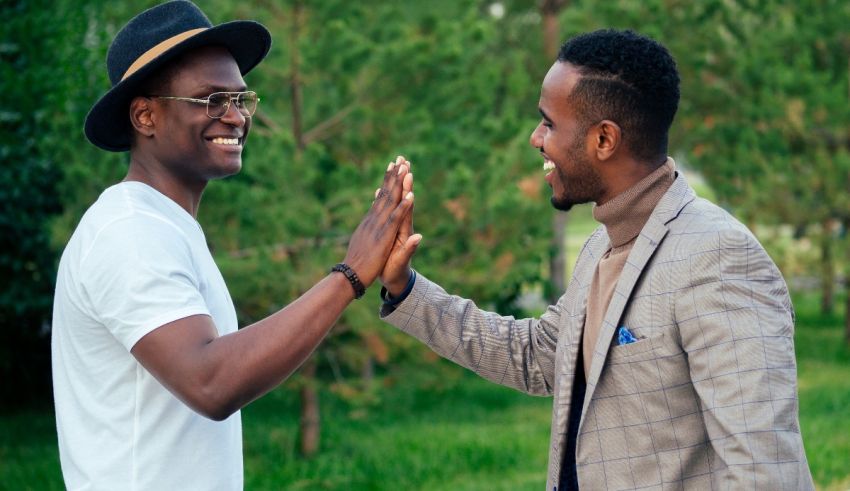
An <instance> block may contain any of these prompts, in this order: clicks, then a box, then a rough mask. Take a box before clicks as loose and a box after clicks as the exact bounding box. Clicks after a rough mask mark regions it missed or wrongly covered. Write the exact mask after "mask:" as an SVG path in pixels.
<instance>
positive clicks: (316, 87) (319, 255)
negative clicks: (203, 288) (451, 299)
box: [0, 0, 850, 490]
mask: <svg viewBox="0 0 850 491" xmlns="http://www.w3.org/2000/svg"><path fill="white" fill-rule="evenodd" d="M156 3H158V2H152V1H110V2H102V1H100V0H53V1H49V0H29V1H26V0H11V1H10V0H3V1H2V2H0V14H1V15H0V17H2V19H3V22H2V23H0V33H2V36H1V37H0V75H2V76H0V84H2V91H0V93H2V94H3V98H2V101H3V102H2V103H0V244H2V248H0V282H2V285H0V381H2V382H0V489H62V487H63V485H62V481H61V474H60V471H59V463H58V451H57V447H56V431H55V423H54V419H53V408H52V395H51V389H50V352H49V345H50V319H51V306H52V305H51V304H52V296H53V286H54V280H55V273H56V265H57V263H58V258H59V255H60V254H61V251H62V249H63V247H64V245H65V243H66V242H67V240H68V238H69V236H70V233H71V232H72V231H73V229H74V227H75V226H76V224H77V222H78V221H79V219H80V217H81V216H82V213H83V211H84V210H85V209H86V208H87V207H88V206H89V205H90V204H91V203H92V202H93V201H94V200H95V199H96V198H97V196H98V195H99V194H100V192H101V191H102V190H103V189H104V188H106V187H108V186H109V185H110V184H112V183H115V182H117V181H119V180H120V179H121V178H122V177H123V176H124V173H125V172H126V164H127V161H128V155H127V154H110V153H107V152H103V151H101V150H99V149H97V148H95V147H94V146H92V145H91V144H89V143H88V141H87V140H86V139H85V137H84V136H83V132H82V124H83V120H84V118H85V115H86V113H87V111H88V109H89V108H90V107H91V105H92V104H93V103H94V102H95V101H96V100H97V99H98V97H99V96H100V95H101V94H103V93H104V92H105V91H106V90H107V89H108V87H109V83H108V80H107V77H106V70H105V57H106V51H107V48H108V46H109V42H110V41H111V39H112V37H113V36H114V35H115V33H116V32H117V30H118V29H120V28H121V26H122V25H123V24H124V23H125V22H126V21H127V20H129V19H130V18H131V17H132V16H133V15H135V14H137V13H138V12H140V11H141V10H143V9H145V8H148V7H151V6H153V5H155V4H156ZM197 3H198V5H199V6H200V7H201V8H202V9H203V10H204V11H205V12H206V13H207V15H208V16H209V17H210V19H211V20H212V21H213V23H220V22H225V21H229V20H234V19H255V20H258V21H260V22H261V23H263V24H264V25H266V26H267V27H268V28H269V30H270V31H271V32H272V36H273V39H274V42H273V45H272V49H271V52H270V54H269V57H268V58H267V59H266V61H265V62H264V63H263V64H261V65H260V66H259V67H258V68H257V69H255V70H254V71H253V72H252V73H250V74H249V75H248V76H247V77H246V81H247V82H248V85H249V86H250V87H251V88H252V89H254V90H256V91H257V92H258V93H259V94H260V97H261V102H260V108H259V110H258V112H257V114H256V115H255V117H254V125H253V128H252V134H251V138H250V141H249V144H248V145H247V146H246V149H245V154H244V157H243V162H244V166H243V170H242V172H241V173H240V174H239V175H237V176H234V177H231V178H228V179H225V180H223V181H220V182H214V183H211V184H210V186H209V187H208V188H207V191H206V193H205V196H204V200H203V206H202V207H201V210H200V214H199V221H200V222H201V224H202V225H203V227H204V230H205V231H206V235H207V239H208V241H209V246H210V248H211V250H212V251H213V254H214V256H215V258H216V261H217V263H218V264H219V267H220V268H221V270H222V273H223V274H224V277H225V279H226V280H227V283H228V286H229V288H230V293H231V295H232V296H233V298H234V301H235V303H236V307H237V311H238V315H239V317H240V325H247V324H249V323H251V322H253V321H256V320H258V319H261V318H263V317H265V316H266V315H268V314H270V313H272V312H274V311H276V310H277V309H279V308H281V307H282V306H284V305H286V304H287V303H289V302H291V301H292V300H293V299H295V298H296V297H297V296H298V295H300V294H301V293H303V292H304V291H306V290H307V289H308V288H309V287H310V286H312V285H313V284H314V283H315V282H316V281H318V280H319V279H320V278H322V277H323V276H324V275H326V274H327V271H328V269H329V267H330V266H331V265H333V264H334V263H336V262H338V261H339V260H340V259H341V258H342V257H343V255H344V253H345V247H346V244H347V239H348V236H349V234H350V233H351V232H352V231H353V230H354V228H355V227H356V225H357V223H358V222H359V220H360V218H361V217H362V215H363V214H364V213H365V211H366V210H367V208H368V206H369V203H370V202H371V199H372V193H373V191H374V189H375V188H376V187H377V186H378V185H379V183H380V176H381V175H382V173H383V170H384V169H385V168H386V165H387V163H388V162H389V161H390V160H392V159H393V158H394V157H395V156H396V155H398V154H403V155H405V156H406V157H408V158H409V159H410V160H411V161H412V162H413V171H414V174H415V176H416V222H415V225H416V228H417V231H418V232H420V233H422V234H424V237H425V238H424V240H423V242H422V245H421V246H420V249H419V252H418V254H417V257H416V259H415V267H416V268H417V269H418V270H420V271H421V272H422V273H424V274H425V275H427V276H429V277H430V278H432V279H434V280H436V281H438V282H439V283H441V284H442V285H443V286H445V287H446V288H447V289H448V290H449V291H451V292H453V293H457V294H459V295H462V296H466V297H470V298H473V299H475V300H476V302H477V303H478V304H479V305H481V306H483V307H485V308H488V309H491V310H496V311H498V312H500V313H503V314H513V315H515V316H518V317H527V316H537V315H539V314H540V313H542V311H543V310H544V309H545V306H546V305H547V304H548V302H550V301H553V300H554V299H556V298H557V297H558V296H559V295H560V293H561V292H563V290H564V285H565V284H566V283H567V282H568V281H569V277H570V270H571V267H572V263H573V261H574V260H575V258H576V255H577V253H578V250H579V249H580V247H581V245H582V243H583V242H584V240H585V239H586V238H587V236H588V235H589V234H590V233H591V231H592V230H593V229H594V228H595V226H596V224H595V223H594V222H593V220H592V217H591V215H590V208H589V206H582V207H577V208H575V209H574V210H572V211H571V212H570V213H569V214H556V213H555V212H554V210H552V209H551V206H550V205H549V200H548V197H549V194H550V191H549V188H548V186H546V184H545V181H544V180H543V171H542V161H541V159H540V157H539V154H538V152H537V151H536V150H535V149H533V148H531V147H530V146H529V145H528V136H529V134H530V132H531V131H532V129H533V128H534V126H535V125H536V123H537V121H538V118H539V115H538V112H537V99H538V96H539V87H540V83H541V81H542V79H543V76H544V75H545V73H546V71H547V70H548V68H549V66H550V65H551V64H552V62H553V61H554V60H555V57H556V54H557V50H558V48H559V46H560V44H561V43H563V42H564V41H565V40H566V39H568V38H569V37H571V36H573V35H575V34H578V33H581V32H585V31H589V30H594V29H597V28H603V27H615V28H631V29H635V30H637V31H639V32H641V33H643V34H646V35H649V36H651V37H653V38H655V39H656V40H658V41H660V42H661V43H663V44H664V45H666V46H667V47H668V49H669V50H670V51H671V53H672V54H673V56H674V58H675V59H676V60H677V63H678V66H679V70H680V72H681V76H682V99H681V103H680V109H679V113H678V115H677V117H676V120H675V121H674V125H673V130H672V134H671V139H670V142H671V148H670V152H671V155H672V156H673V157H674V158H675V159H676V161H677V162H678V164H679V168H680V171H681V172H684V174H685V175H686V176H687V178H688V180H689V182H690V183H691V184H692V185H694V186H695V187H696V188H697V190H698V193H699V194H701V195H702V196H705V197H707V198H709V199H712V200H714V201H716V202H718V203H719V204H721V205H722V206H724V207H725V208H727V209H728V210H729V211H730V212H732V213H733V214H734V215H735V216H737V217H738V218H739V219H740V220H741V221H743V222H744V223H746V224H747V225H748V226H749V227H750V228H751V229H753V230H754V232H755V233H756V235H757V236H758V237H759V239H760V240H761V241H762V242H763V243H764V244H765V246H766V248H767V249H768V251H769V252H770V253H771V256H772V257H773V259H774V260H775V261H776V262H777V263H778V264H779V266H780V268H781V269H782V271H783V273H784V275H785V278H786V280H787V282H788V284H789V286H790V288H791V289H792V292H793V298H794V303H795V307H796V310H797V334H796V350H797V359H798V364H799V392H800V406H801V418H800V419H801V426H802V431H803V437H804V441H805V444H806V450H807V454H808V458H809V462H810V465H811V469H812V473H813V475H814V478H815V480H816V482H817V485H818V487H819V488H820V489H829V490H846V489H850V468H848V465H847V464H850V423H848V416H850V409H848V408H850V347H849V346H850V319H848V315H847V312H848V310H850V309H848V305H850V295H848V293H850V292H849V291H848V288H847V281H846V279H847V275H848V271H850V239H848V237H847V231H848V227H850V192H848V191H850V104H848V102H850V82H848V74H849V73H850V30H848V27H847V26H848V25H850V2H847V1H846V0H799V1H795V2H783V1H770V0H702V1H693V0H644V1H641V2H637V1H624V0H623V1H620V0H608V1H605V2H595V1H579V0H503V1H472V0H430V1H418V2H414V1H409V2H402V1H377V0H373V1H350V0H321V1H319V0H316V1H307V0H242V1H238V2H235V1H232V0H227V1H226V0H198V1H197ZM378 304H379V299H378V293H377V288H372V289H371V290H370V292H369V293H368V295H367V296H366V297H364V299H363V300H361V301H359V302H356V303H354V304H353V305H352V306H351V307H350V308H349V309H348V310H347V311H346V313H345V314H344V315H343V317H342V319H341V320H340V322H339V323H338V325H337V326H336V327H335V328H334V330H333V331H332V333H331V335H330V336H329V338H328V339H327V341H326V342H325V343H324V344H323V345H322V346H321V347H320V348H319V349H318V350H317V351H316V353H315V354H314V355H313V356H312V358H311V359H310V360H309V361H308V362H307V363H306V364H305V365H304V366H303V367H302V368H301V369H300V371H299V372H298V374H297V375H296V376H294V377H293V378H291V379H290V380H288V381H287V382H285V383H284V384H282V385H281V387H280V388H279V389H276V390H275V391H273V392H272V393H271V394H269V395H267V396H265V397H264V398H262V399H260V400H259V401H257V402H255V403H253V404H252V405H250V406H248V407H247V408H246V409H245V410H244V411H243V424H244V442H245V443H244V448H245V483H246V484H245V487H246V489H293V490H298V489H305V490H313V489H364V490H373V489H421V490H432V489H447V490H499V489H501V490H519V489H531V490H535V489H541V488H542V487H543V485H544V483H545V469H546V455H547V443H548V433H549V418H550V410H551V400H550V399H538V398H532V397H528V396H525V395H523V394H520V393H517V392H514V391H512V390H510V389H505V388H501V387H498V386H495V385H492V384H489V383H487V382H484V381H481V380H478V379H477V378H475V376H474V375H470V374H467V373H465V372H464V371H462V370H461V369H459V368H457V367H455V366H453V365H451V364H449V363H446V362H443V361H441V360H438V359H436V357H435V356H434V355H433V354H431V353H430V352H428V351H427V350H425V349H424V348H423V347H422V346H420V345H419V344H418V342H416V341H414V340H412V339H411V338H408V337H406V336H404V335H402V334H400V333H399V332H397V331H396V330H395V329H394V328H391V327H390V326H388V325H385V324H383V323H381V322H380V321H379V319H378V316H377V310H378Z"/></svg>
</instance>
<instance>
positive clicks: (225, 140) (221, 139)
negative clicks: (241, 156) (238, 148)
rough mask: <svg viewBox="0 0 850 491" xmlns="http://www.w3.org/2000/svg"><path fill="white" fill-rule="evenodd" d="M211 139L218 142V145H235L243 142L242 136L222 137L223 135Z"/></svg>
mask: <svg viewBox="0 0 850 491" xmlns="http://www.w3.org/2000/svg"><path fill="white" fill-rule="evenodd" d="M210 141H211V142H213V143H216V144H218V145H234V146H235V145H240V144H242V139H241V138H224V137H221V136H217V137H215V138H212V139H211V140H210Z"/></svg>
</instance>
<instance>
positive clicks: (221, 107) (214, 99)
mask: <svg viewBox="0 0 850 491" xmlns="http://www.w3.org/2000/svg"><path fill="white" fill-rule="evenodd" d="M208 100H209V102H208V103H207V115H208V116H209V117H211V118H220V117H222V116H224V114H225V113H226V112H227V109H228V108H229V107H230V94H228V93H227V92H213V93H212V94H210V96H209V98H208Z"/></svg>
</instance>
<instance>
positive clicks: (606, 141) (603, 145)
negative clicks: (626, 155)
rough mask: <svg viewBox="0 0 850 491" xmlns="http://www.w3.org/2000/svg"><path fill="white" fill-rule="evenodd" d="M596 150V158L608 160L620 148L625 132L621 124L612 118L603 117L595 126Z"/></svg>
mask: <svg viewBox="0 0 850 491" xmlns="http://www.w3.org/2000/svg"><path fill="white" fill-rule="evenodd" d="M594 129H595V135H594V138H595V141H594V145H595V150H596V158H597V159H599V160H603V161H604V160H608V159H610V158H611V157H612V156H613V155H614V154H615V153H617V149H618V148H620V144H621V142H622V137H623V132H622V130H621V129H620V125H618V124H617V123H615V122H613V121H611V120H610V119H603V120H602V121H600V122H599V123H597V124H596V126H595V128H594Z"/></svg>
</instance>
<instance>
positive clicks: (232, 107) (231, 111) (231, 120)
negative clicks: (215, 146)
mask: <svg viewBox="0 0 850 491" xmlns="http://www.w3.org/2000/svg"><path fill="white" fill-rule="evenodd" d="M247 119H248V118H247V117H246V116H245V115H244V114H242V112H241V111H239V108H237V107H236V103H235V102H234V101H230V104H228V105H227V111H225V112H224V116H222V117H221V122H222V123H226V124H229V125H233V126H236V127H242V126H245V122H246V121H247Z"/></svg>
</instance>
